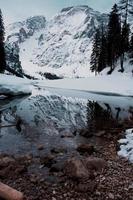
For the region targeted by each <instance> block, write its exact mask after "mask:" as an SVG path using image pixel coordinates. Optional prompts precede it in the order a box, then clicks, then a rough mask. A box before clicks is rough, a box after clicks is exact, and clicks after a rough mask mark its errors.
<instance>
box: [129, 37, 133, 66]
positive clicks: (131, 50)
mask: <svg viewBox="0 0 133 200" xmlns="http://www.w3.org/2000/svg"><path fill="white" fill-rule="evenodd" d="M129 55H130V58H131V64H133V33H132V36H131V40H130V47H129Z"/></svg>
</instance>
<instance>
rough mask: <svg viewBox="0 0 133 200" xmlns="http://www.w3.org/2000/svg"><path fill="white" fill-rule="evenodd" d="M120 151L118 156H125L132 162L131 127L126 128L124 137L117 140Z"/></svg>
mask: <svg viewBox="0 0 133 200" xmlns="http://www.w3.org/2000/svg"><path fill="white" fill-rule="evenodd" d="M119 143H120V151H119V152H118V155H119V156H122V157H124V158H127V159H128V160H130V161H131V162H132V163H133V129H128V130H126V137H125V139H121V140H119Z"/></svg>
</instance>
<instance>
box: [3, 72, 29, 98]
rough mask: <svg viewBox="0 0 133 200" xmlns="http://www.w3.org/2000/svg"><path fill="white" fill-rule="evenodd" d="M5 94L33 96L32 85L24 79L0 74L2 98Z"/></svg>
mask: <svg viewBox="0 0 133 200" xmlns="http://www.w3.org/2000/svg"><path fill="white" fill-rule="evenodd" d="M3 94H4V95H5V96H6V95H7V96H17V95H25V94H31V88H30V83H29V81H28V80H25V79H22V78H18V77H15V76H11V75H10V76H9V75H4V74H0V97H1V96H3Z"/></svg>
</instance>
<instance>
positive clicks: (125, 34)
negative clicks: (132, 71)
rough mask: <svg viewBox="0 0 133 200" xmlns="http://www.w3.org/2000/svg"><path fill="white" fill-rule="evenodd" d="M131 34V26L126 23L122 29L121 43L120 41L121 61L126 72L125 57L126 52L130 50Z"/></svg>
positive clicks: (122, 68) (122, 70) (122, 69)
mask: <svg viewBox="0 0 133 200" xmlns="http://www.w3.org/2000/svg"><path fill="white" fill-rule="evenodd" d="M129 34H130V26H129V24H126V23H124V24H123V27H122V30H121V43H120V63H121V72H124V66H123V65H124V58H125V53H126V52H128V51H129Z"/></svg>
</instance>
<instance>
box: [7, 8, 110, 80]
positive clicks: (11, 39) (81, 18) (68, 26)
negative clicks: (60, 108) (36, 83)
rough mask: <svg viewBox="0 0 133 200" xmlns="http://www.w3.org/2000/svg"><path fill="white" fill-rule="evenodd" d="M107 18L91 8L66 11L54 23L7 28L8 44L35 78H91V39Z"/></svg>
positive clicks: (38, 19)
mask: <svg viewBox="0 0 133 200" xmlns="http://www.w3.org/2000/svg"><path fill="white" fill-rule="evenodd" d="M106 20H107V16H106V15H105V14H101V13H99V12H97V11H94V10H93V9H91V8H89V7H88V6H76V7H69V8H64V9H62V11H61V12H60V13H58V14H57V15H56V16H55V17H54V18H53V19H51V20H50V21H47V22H46V19H45V17H43V16H35V17H32V18H29V19H27V20H26V21H23V22H17V23H14V24H11V25H10V26H9V27H8V28H7V32H8V36H7V43H8V44H10V45H14V44H15V45H17V48H18V54H19V56H20V61H21V65H22V68H23V70H24V71H25V72H26V73H28V74H30V75H33V76H35V77H40V74H41V75H43V73H46V72H50V73H54V74H56V75H58V76H63V77H85V76H89V75H90V69H89V62H90V54H91V49H92V38H93V35H94V33H95V30H96V27H98V26H99V24H100V23H101V22H103V21H104V22H106Z"/></svg>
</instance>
